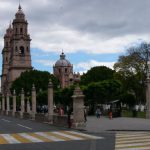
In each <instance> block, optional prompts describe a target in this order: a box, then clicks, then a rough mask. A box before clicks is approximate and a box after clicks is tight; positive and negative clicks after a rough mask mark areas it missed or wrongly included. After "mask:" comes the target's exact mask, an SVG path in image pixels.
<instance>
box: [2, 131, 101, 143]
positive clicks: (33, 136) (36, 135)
mask: <svg viewBox="0 0 150 150" xmlns="http://www.w3.org/2000/svg"><path fill="white" fill-rule="evenodd" d="M87 137H88V139H93V138H94V139H99V138H100V137H98V136H93V135H89V134H83V133H79V132H74V131H73V132H72V131H54V132H27V133H13V134H0V144H20V143H37V142H59V141H71V140H87ZM101 139H102V137H101Z"/></svg>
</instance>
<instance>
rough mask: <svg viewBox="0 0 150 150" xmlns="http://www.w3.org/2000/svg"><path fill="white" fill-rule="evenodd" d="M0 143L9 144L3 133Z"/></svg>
mask: <svg viewBox="0 0 150 150" xmlns="http://www.w3.org/2000/svg"><path fill="white" fill-rule="evenodd" d="M0 144H8V141H7V140H6V139H5V138H4V137H3V136H2V135H0Z"/></svg>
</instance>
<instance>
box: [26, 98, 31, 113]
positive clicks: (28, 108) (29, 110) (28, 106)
mask: <svg viewBox="0 0 150 150" xmlns="http://www.w3.org/2000/svg"><path fill="white" fill-rule="evenodd" d="M30 112H31V109H30V102H29V100H27V113H29V114H30Z"/></svg>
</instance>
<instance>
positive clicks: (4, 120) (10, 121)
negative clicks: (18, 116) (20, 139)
mask: <svg viewBox="0 0 150 150" xmlns="http://www.w3.org/2000/svg"><path fill="white" fill-rule="evenodd" d="M1 120H3V121H5V122H11V121H10V120H6V119H1Z"/></svg>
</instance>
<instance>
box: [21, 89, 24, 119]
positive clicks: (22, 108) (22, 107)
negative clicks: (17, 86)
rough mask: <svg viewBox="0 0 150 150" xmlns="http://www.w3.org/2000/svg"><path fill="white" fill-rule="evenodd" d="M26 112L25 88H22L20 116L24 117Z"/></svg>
mask: <svg viewBox="0 0 150 150" xmlns="http://www.w3.org/2000/svg"><path fill="white" fill-rule="evenodd" d="M23 113H24V90H23V88H22V90H21V111H20V118H23Z"/></svg>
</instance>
